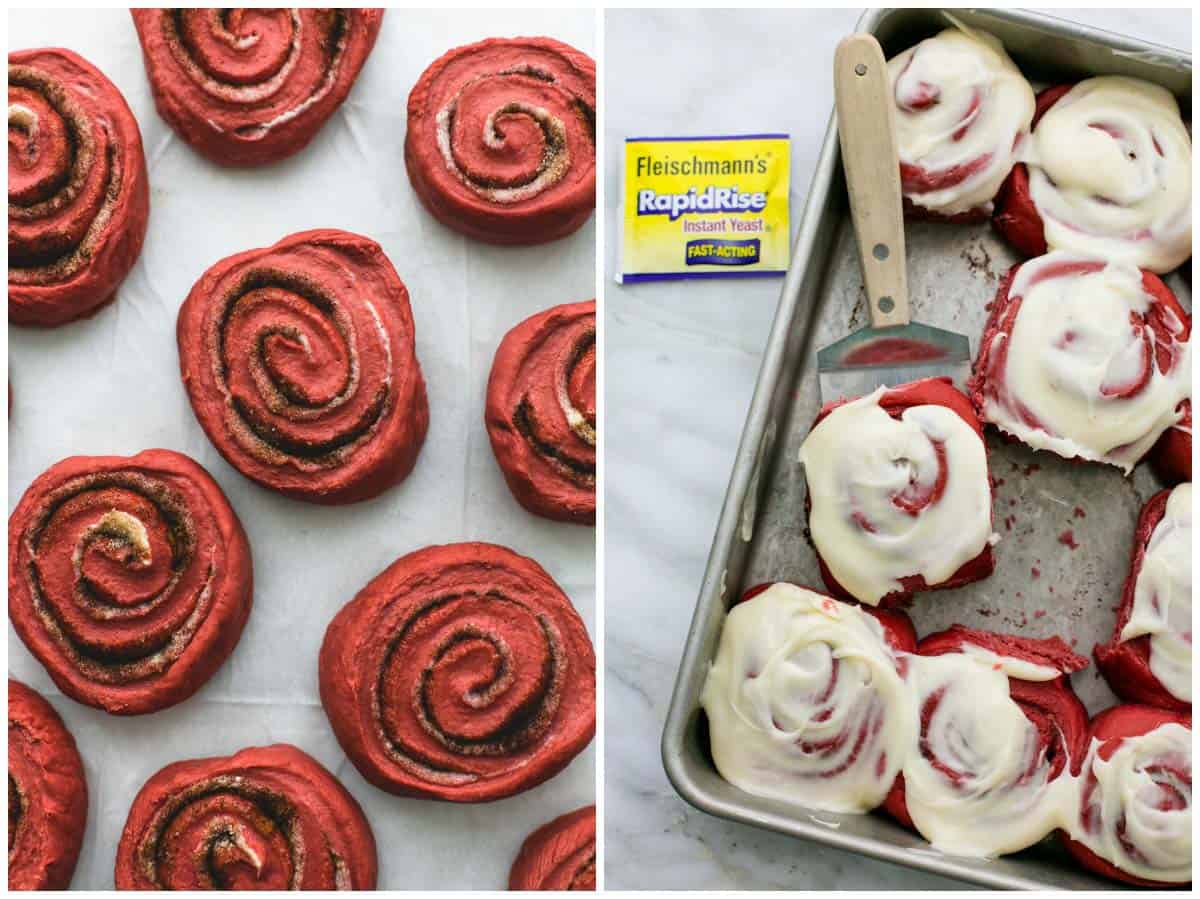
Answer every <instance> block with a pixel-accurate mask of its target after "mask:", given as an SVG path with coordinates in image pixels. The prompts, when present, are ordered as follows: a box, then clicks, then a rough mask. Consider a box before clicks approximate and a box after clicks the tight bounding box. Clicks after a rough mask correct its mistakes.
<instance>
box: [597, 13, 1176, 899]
mask: <svg viewBox="0 0 1200 899" xmlns="http://www.w3.org/2000/svg"><path fill="white" fill-rule="evenodd" d="M1049 12H1051V13H1052V14H1055V15H1059V16H1062V17H1064V18H1070V19H1075V20H1077V21H1084V22H1087V23H1089V24H1094V25H1098V26H1100V27H1102V28H1107V29H1109V30H1111V31H1117V32H1122V33H1125V34H1130V35H1134V36H1137V37H1142V38H1145V39H1147V40H1151V41H1155V42H1158V43H1163V44H1168V45H1172V46H1182V47H1184V48H1185V49H1187V48H1190V35H1191V19H1190V14H1189V13H1188V12H1187V11H1186V10H1168V11H1162V10H1116V9H1114V10H1049ZM859 14H860V10H848V9H843V10H808V11H771V12H764V11H760V10H756V11H754V12H753V13H746V14H738V15H737V16H736V17H735V16H731V14H730V13H729V12H728V11H718V10H712V11H699V12H698V11H696V10H675V11H665V10H655V11H628V10H619V11H618V10H612V11H609V12H608V13H607V24H606V33H605V54H606V59H605V62H606V66H605V73H606V75H605V78H606V89H607V93H606V94H605V109H606V118H605V138H606V140H607V144H606V158H605V168H604V174H605V179H606V184H608V185H613V184H617V183H619V180H618V177H619V168H618V167H619V160H620V155H619V154H620V148H621V140H622V138H624V137H626V136H629V135H633V134H645V133H654V134H677V135H688V134H721V133H738V132H742V133H747V132H761V131H787V132H789V133H790V134H791V137H792V228H793V231H794V230H795V228H796V227H797V226H798V225H799V222H800V217H801V211H802V208H803V200H804V194H805V191H806V190H807V187H808V184H809V181H810V180H811V178H812V172H813V168H814V166H815V164H816V158H817V154H818V152H819V150H820V144H821V140H822V138H823V137H824V133H825V128H826V125H827V123H828V118H829V112H830V110H831V109H832V106H833V83H832V77H831V70H832V61H833V48H834V46H835V44H836V43H837V41H838V39H839V38H841V37H842V36H843V35H844V34H846V33H848V32H850V31H852V30H853V29H854V25H855V22H856V21H857V20H858V17H859ZM617 199H618V197H617V192H616V191H615V190H613V189H611V188H610V189H607V190H606V192H605V207H606V209H605V214H606V218H605V222H606V229H605V230H606V234H605V240H606V245H607V247H608V249H607V250H606V257H607V259H608V262H607V265H608V270H607V271H606V273H605V274H606V276H607V277H608V279H609V282H610V283H609V285H608V287H607V288H606V311H605V324H606V333H605V341H606V359H605V362H606V365H605V372H606V374H605V384H606V397H605V398H606V406H605V409H606V415H607V419H606V431H605V452H606V454H607V455H606V468H605V471H606V478H607V481H606V490H605V503H606V507H605V508H606V512H605V516H606V526H607V530H606V534H605V554H606V555H605V565H606V581H605V590H606V595H607V601H606V618H605V623H606V624H605V633H606V641H607V645H606V659H605V665H606V675H607V679H606V693H605V708H606V719H607V720H606V736H605V748H606V759H605V783H606V786H605V799H606V807H605V818H606V831H605V837H606V847H605V849H606V870H607V881H606V883H607V886H608V887H609V888H612V889H620V888H633V887H642V888H645V887H657V888H662V889H706V890H712V889H769V888H791V889H796V888H803V889H859V888H871V887H873V888H876V889H878V888H881V887H886V888H887V889H889V890H900V889H938V888H951V887H953V888H959V889H961V888H962V887H963V884H961V883H959V882H958V881H952V880H947V879H944V878H939V877H935V876H932V875H927V874H923V873H920V872H916V871H912V870H909V869H906V868H899V867H895V866H893V865H889V864H884V863H881V862H875V861H872V860H870V859H866V858H862V857H859V856H856V855H851V854H848V853H845V852H842V851H840V850H835V849H830V848H826V847H823V846H818V845H816V844H813V843H807V842H804V841H800V840H795V839H792V838H789V837H784V836H780V835H778V834H773V833H769V832H767V831H764V830H759V829H756V828H752V827H748V826H745V825H741V824H734V823H731V822H728V821H724V820H720V819H718V818H714V817H711V816H709V815H706V814H704V813H703V812H700V811H697V810H695V809H693V808H692V807H691V806H689V805H687V804H686V803H685V802H683V800H681V799H680V798H679V797H678V796H677V795H676V794H675V791H674V790H673V789H672V787H671V785H670V784H669V783H668V781H667V779H666V775H665V774H664V773H663V769H662V761H661V759H660V757H659V739H660V736H661V733H662V726H663V722H664V719H665V718H666V713H667V705H668V703H669V701H670V694H671V688H672V685H673V684H674V681H675V672H676V670H677V667H678V664H679V657H680V654H681V652H682V649H683V643H684V639H685V637H686V635H687V628H688V624H689V623H690V621H691V617H692V609H693V606H694V604H695V601H696V594H697V591H698V589H699V587H700V580H701V577H702V575H703V572H704V563H705V560H706V558H707V556H708V551H709V546H710V543H711V541H712V536H713V531H714V529H715V527H716V521H717V516H718V513H719V511H720V505H721V499H722V497H723V496H724V494H725V487H726V484H727V482H728V478H729V472H730V467H731V465H732V464H733V457H734V452H735V449H736V447H737V441H738V437H739V436H740V434H741V429H742V425H743V422H744V419H745V415H746V409H747V406H748V404H749V402H750V396H751V394H752V392H753V388H754V379H755V377H756V375H757V373H758V367H759V362H760V354H761V351H762V348H763V346H764V345H765V343H766V339H767V333H768V331H769V329H770V324H771V320H772V317H773V316H774V313H775V304H776V300H777V298H778V295H779V289H780V286H781V282H780V281H779V280H774V279H772V280H763V281H726V282H719V281H712V282H668V283H661V284H645V285H631V286H628V287H618V286H613V285H612V284H611V277H612V275H613V264H612V260H613V259H614V258H615V255H614V250H613V247H614V246H615V244H614V240H615V233H616V230H615V229H616V224H617V220H616V203H617Z"/></svg>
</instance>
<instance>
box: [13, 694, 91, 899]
mask: <svg viewBox="0 0 1200 899" xmlns="http://www.w3.org/2000/svg"><path fill="white" fill-rule="evenodd" d="M87 810H88V791H87V778H86V776H85V775H84V771H83V760H82V759H81V758H80V757H79V750H78V749H76V747H75V738H74V737H72V736H71V732H70V731H68V730H67V728H66V725H65V724H63V721H62V718H60V717H59V716H58V712H56V711H55V710H54V707H53V706H52V705H50V703H48V702H46V700H45V699H43V698H42V697H41V696H40V695H38V694H37V693H36V692H34V691H33V690H31V689H29V687H27V686H25V685H24V684H23V683H21V682H20V681H15V680H13V679H12V678H9V680H8V888H9V889H10V890H65V889H67V887H69V886H70V885H71V876H72V875H73V874H74V873H75V863H76V862H77V861H78V860H79V847H80V845H81V844H82V842H83V831H84V827H85V826H86V824H87Z"/></svg>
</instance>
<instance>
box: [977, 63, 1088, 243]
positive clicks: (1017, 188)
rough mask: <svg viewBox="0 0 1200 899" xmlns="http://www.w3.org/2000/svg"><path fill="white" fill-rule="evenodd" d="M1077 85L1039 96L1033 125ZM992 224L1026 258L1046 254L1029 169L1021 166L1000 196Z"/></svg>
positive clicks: (1062, 85)
mask: <svg viewBox="0 0 1200 899" xmlns="http://www.w3.org/2000/svg"><path fill="white" fill-rule="evenodd" d="M1074 86H1075V85H1074V84H1060V85H1058V86H1056V87H1050V88H1046V90H1044V91H1042V92H1041V93H1039V94H1038V95H1037V106H1036V108H1035V111H1034V114H1033V125H1032V127H1034V128H1036V127H1037V123H1038V121H1039V120H1040V119H1041V117H1042V116H1044V115H1045V114H1046V110H1048V109H1049V108H1050V107H1051V106H1053V105H1054V104H1055V103H1057V102H1058V101H1059V99H1060V98H1061V97H1062V96H1063V95H1064V94H1065V93H1067V91H1069V90H1070V89H1071V88H1073V87H1074ZM992 224H993V225H994V226H995V228H996V230H997V231H999V232H1000V233H1001V235H1003V237H1004V239H1005V240H1007V241H1008V242H1009V243H1010V244H1012V245H1013V247H1015V248H1016V249H1017V250H1019V251H1020V252H1022V253H1024V254H1025V255H1026V256H1041V255H1043V254H1045V252H1046V234H1045V230H1044V228H1043V226H1042V216H1041V213H1039V212H1038V211H1037V207H1036V206H1034V204H1033V196H1032V195H1031V194H1030V192H1029V169H1028V168H1026V167H1025V163H1023V162H1018V163H1017V164H1016V165H1015V166H1013V170H1012V171H1011V172H1010V173H1009V175H1008V177H1007V178H1005V179H1004V183H1003V184H1001V185H1000V193H998V194H997V195H996V211H995V213H994V214H993V216H992Z"/></svg>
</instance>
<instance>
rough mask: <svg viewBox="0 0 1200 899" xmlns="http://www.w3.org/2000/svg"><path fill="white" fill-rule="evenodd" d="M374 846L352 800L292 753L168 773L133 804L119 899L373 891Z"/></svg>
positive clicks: (180, 765)
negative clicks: (156, 893) (160, 894)
mask: <svg viewBox="0 0 1200 899" xmlns="http://www.w3.org/2000/svg"><path fill="white" fill-rule="evenodd" d="M376 872H377V864H376V856H375V837H374V836H373V835H372V833H371V827H370V825H369V824H368V823H367V819H366V818H365V817H364V816H363V812H362V808H361V807H360V806H359V804H358V802H357V801H355V799H354V797H353V796H351V795H350V793H349V792H348V791H347V790H346V788H345V787H343V786H342V785H341V783H339V782H338V780H337V778H335V777H334V776H333V775H332V774H330V773H329V771H327V770H326V769H325V768H324V767H322V766H321V764H320V763H319V762H318V761H317V760H316V759H314V758H312V757H311V756H309V755H307V754H306V753H304V752H301V751H300V750H299V749H297V748H296V747H294V746H288V745H286V744H278V745H275V746H265V747H256V748H253V749H243V750H242V751H241V752H239V753H237V754H236V755H233V756H229V757H227V758H211V759H195V760H192V761H184V762H175V763H174V764H172V765H167V767H165V768H163V769H162V770H161V771H159V772H158V773H157V774H155V775H154V776H153V777H151V778H150V779H149V780H148V781H146V785H145V786H143V787H142V789H141V791H140V792H139V793H138V794H137V797H136V798H135V799H134V800H133V807H132V808H131V809H130V810H129V818H128V820H127V821H126V822H125V829H124V831H122V833H121V843H120V845H119V846H118V848H117V864H116V886H117V889H119V890H217V889H220V890H335V889H336V890H373V889H375V880H376Z"/></svg>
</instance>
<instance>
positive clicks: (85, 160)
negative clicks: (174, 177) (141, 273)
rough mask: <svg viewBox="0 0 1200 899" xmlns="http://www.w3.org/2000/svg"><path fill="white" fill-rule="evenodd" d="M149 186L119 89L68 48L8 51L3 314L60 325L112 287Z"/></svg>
mask: <svg viewBox="0 0 1200 899" xmlns="http://www.w3.org/2000/svg"><path fill="white" fill-rule="evenodd" d="M149 214H150V189H149V185H148V181H147V178H146V158H145V156H144V155H143V153H142V135H141V132H140V131H138V126H137V122H136V121H135V120H134V118H133V113H132V112H130V111H129V106H128V105H127V104H126V103H125V98H124V97H122V96H121V92H120V91H119V90H117V87H116V85H114V84H113V83H112V82H111V81H109V80H108V79H107V78H105V77H104V75H103V73H101V72H100V70H99V69H97V68H96V67H95V66H93V65H92V64H91V63H89V62H88V61H87V60H85V59H83V58H81V57H79V56H77V55H75V54H74V53H72V52H71V51H70V50H60V49H44V50H22V51H20V52H17V53H10V54H9V55H8V320H9V321H10V322H13V323H14V324H18V325H44V326H50V325H61V324H63V323H65V322H69V321H73V320H74V319H77V318H82V317H83V316H86V315H90V314H92V313H93V312H95V311H96V310H97V309H99V308H100V307H101V306H103V305H104V304H105V303H107V302H109V301H110V300H112V299H113V297H114V296H115V295H116V294H115V292H116V289H117V287H118V286H119V285H120V283H121V282H122V281H123V280H125V276H126V275H127V274H129V270H130V269H131V268H132V267H133V264H134V262H136V261H137V258H138V254H139V253H141V251H142V239H143V238H144V237H145V236H146V220H147V218H148V216H149Z"/></svg>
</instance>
